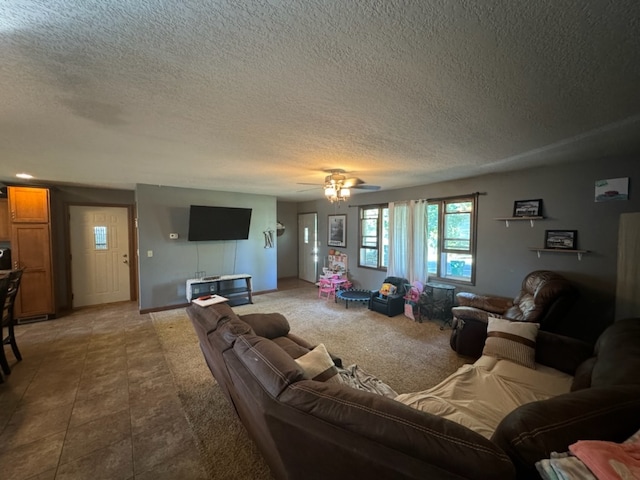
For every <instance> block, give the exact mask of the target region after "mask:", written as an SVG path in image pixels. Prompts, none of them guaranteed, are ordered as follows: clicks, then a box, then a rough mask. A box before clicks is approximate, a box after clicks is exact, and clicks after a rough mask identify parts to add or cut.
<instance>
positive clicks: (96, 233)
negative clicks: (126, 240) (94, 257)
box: [93, 227, 107, 250]
mask: <svg viewBox="0 0 640 480" xmlns="http://www.w3.org/2000/svg"><path fill="white" fill-rule="evenodd" d="M93 242H94V245H95V249H96V250H106V249H107V227H93Z"/></svg>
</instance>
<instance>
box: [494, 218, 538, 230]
mask: <svg viewBox="0 0 640 480" xmlns="http://www.w3.org/2000/svg"><path fill="white" fill-rule="evenodd" d="M542 219H544V217H499V218H494V220H499V221H501V222H504V224H505V227H507V228H509V222H512V221H513V222H518V221H520V222H521V221H523V220H529V223H531V228H533V224H534V221H535V220H542Z"/></svg>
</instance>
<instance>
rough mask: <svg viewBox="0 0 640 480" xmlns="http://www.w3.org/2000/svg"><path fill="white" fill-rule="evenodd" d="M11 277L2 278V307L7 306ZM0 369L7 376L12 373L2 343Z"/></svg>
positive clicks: (0, 375) (0, 330)
mask: <svg viewBox="0 0 640 480" xmlns="http://www.w3.org/2000/svg"><path fill="white" fill-rule="evenodd" d="M9 283H10V282H9V275H8V274H7V275H3V276H1V277H0V305H5V304H6V299H7V294H8V293H9ZM2 325H4V322H3V323H2V324H0V327H1V326H2ZM0 339H2V329H1V328H0ZM0 367H2V371H3V372H4V373H5V374H9V373H11V369H10V368H9V364H8V363H7V359H6V357H5V356H4V346H3V344H2V343H1V342H0ZM3 381H4V379H3V378H2V373H0V382H3Z"/></svg>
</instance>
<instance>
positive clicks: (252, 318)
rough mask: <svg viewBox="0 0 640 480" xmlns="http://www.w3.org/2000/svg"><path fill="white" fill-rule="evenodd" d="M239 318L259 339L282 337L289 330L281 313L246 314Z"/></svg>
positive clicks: (287, 323)
mask: <svg viewBox="0 0 640 480" xmlns="http://www.w3.org/2000/svg"><path fill="white" fill-rule="evenodd" d="M239 317H240V320H242V321H243V322H247V323H248V324H249V325H251V328H253V331H254V332H255V333H256V335H259V336H261V337H265V338H271V339H274V338H276V337H284V336H286V335H287V334H288V333H289V330H290V326H289V322H288V321H287V319H286V318H285V316H284V315H282V314H281V313H248V314H246V315H239Z"/></svg>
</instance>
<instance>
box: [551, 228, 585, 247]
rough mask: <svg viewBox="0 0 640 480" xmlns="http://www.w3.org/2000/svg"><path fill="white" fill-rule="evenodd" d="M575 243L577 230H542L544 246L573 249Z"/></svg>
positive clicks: (576, 242)
mask: <svg viewBox="0 0 640 480" xmlns="http://www.w3.org/2000/svg"><path fill="white" fill-rule="evenodd" d="M577 245H578V231H577V230H545V232H544V248H548V249H556V250H575V249H576V247H577Z"/></svg>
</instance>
